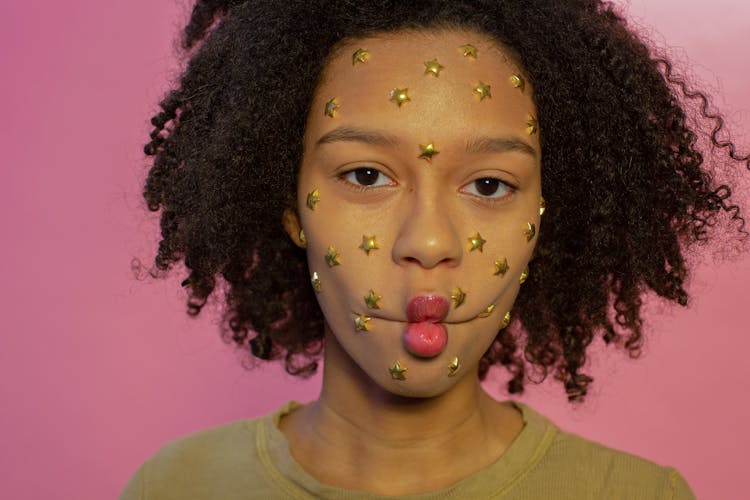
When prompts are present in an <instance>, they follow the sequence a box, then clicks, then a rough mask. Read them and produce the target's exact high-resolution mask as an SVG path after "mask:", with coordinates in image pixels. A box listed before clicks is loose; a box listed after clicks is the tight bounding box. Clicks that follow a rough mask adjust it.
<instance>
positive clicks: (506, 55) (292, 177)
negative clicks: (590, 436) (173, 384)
mask: <svg viewBox="0 0 750 500" xmlns="http://www.w3.org/2000/svg"><path fill="white" fill-rule="evenodd" d="M183 46H184V48H185V49H186V51H188V52H187V53H188V55H189V62H188V65H187V69H186V70H185V72H184V74H183V75H182V77H181V79H180V82H179V85H178V86H177V87H176V88H175V89H173V90H172V91H171V92H170V93H169V94H168V95H167V96H166V98H165V99H164V100H163V101H162V102H161V108H162V110H161V112H159V113H158V114H157V115H156V116H154V117H153V119H152V123H153V125H154V127H155V128H154V130H153V132H152V134H151V141H150V142H149V143H148V144H147V145H146V148H145V150H146V154H147V155H150V156H152V157H153V166H152V168H151V170H150V172H149V176H148V179H147V181H146V186H145V190H144V196H145V198H146V200H147V202H148V204H149V208H150V209H152V210H154V211H158V210H161V213H162V219H161V227H162V236H163V239H162V241H161V243H160V246H159V251H158V254H157V257H156V267H157V268H158V269H159V270H167V269H169V268H170V267H171V266H172V265H173V264H174V263H175V262H178V261H180V260H184V263H185V265H186V267H187V268H188V269H189V270H190V274H189V276H187V278H186V279H185V281H184V282H183V285H184V286H185V287H186V288H187V290H188V291H189V294H190V300H189V310H190V312H191V313H192V314H198V313H199V312H200V310H201V307H202V306H203V305H204V303H205V302H206V300H207V298H208V297H209V296H210V295H211V293H213V292H214V290H215V289H216V287H217V286H219V284H220V283H223V284H225V285H226V312H225V328H226V332H227V333H228V335H229V336H231V338H232V339H233V341H234V342H236V343H237V345H239V346H241V347H243V348H247V349H249V350H250V351H251V352H252V354H253V355H254V356H256V357H257V358H260V359H268V360H271V359H283V360H284V363H285V365H286V368H287V371H289V372H290V373H292V374H296V375H301V376H304V375H307V374H310V373H311V372H313V371H314V370H316V368H317V361H316V360H317V359H318V358H319V357H320V354H321V353H322V356H323V360H324V373H323V389H322V391H321V394H320V397H319V399H318V400H317V401H314V402H311V403H309V404H306V405H299V404H296V403H289V404H287V405H285V406H284V407H283V408H281V409H280V410H279V411H277V412H276V413H274V414H273V415H270V416H268V417H266V418H263V419H259V420H254V421H241V422H236V423H233V424H228V425H225V426H222V427H218V428H214V429H209V430H206V431H203V432H201V433H198V434H195V435H192V436H189V437H186V438H184V439H181V440H178V441H175V442H173V443H170V444H169V445H167V446H166V447H164V448H163V449H162V450H161V451H160V452H158V453H157V454H156V455H155V456H154V457H152V458H150V459H149V460H148V461H147V462H146V463H145V464H144V465H143V466H142V467H141V468H140V469H139V470H138V471H137V473H136V474H135V475H134V477H133V478H132V479H131V481H130V482H129V484H128V485H127V486H126V488H125V490H124V491H123V494H122V498H124V499H131V498H222V499H232V498H319V497H324V498H380V497H391V496H407V497H412V498H489V497H492V498H576V499H579V498H619V497H622V498H663V497H669V498H692V493H691V492H690V488H689V487H688V485H687V483H686V482H685V480H684V479H683V478H682V476H681V475H680V474H679V473H678V472H677V471H676V470H674V469H672V468H669V467H661V466H658V465H656V464H653V463H651V462H648V461H646V460H644V459H641V458H639V457H635V456H633V455H628V454H625V453H622V452H618V451H615V450H611V449H608V448H605V447H603V446H601V445H598V444H596V443H593V442H590V441H587V440H585V439H582V438H580V437H577V436H575V435H571V434H566V433H564V432H562V431H560V430H559V429H557V428H556V427H555V426H554V424H552V423H551V422H550V421H548V420H547V419H545V418H544V417H542V416H541V415H540V414H538V413H536V412H535V411H534V410H533V409H531V408H530V407H528V406H526V405H523V404H520V403H516V402H513V401H506V402H498V401H495V400H494V399H492V398H490V397H489V396H488V395H487V394H486V393H485V392H484V391H483V390H482V388H481V386H480V380H481V379H482V378H483V377H484V376H485V375H486V374H487V372H488V370H489V368H490V367H492V366H495V365H500V367H502V368H504V369H506V370H507V371H508V373H509V381H508V390H509V392H511V393H519V392H521V391H522V390H523V386H524V382H525V380H526V378H527V374H528V372H529V371H530V370H531V371H532V372H533V373H534V374H535V375H538V376H541V377H542V378H543V377H546V376H547V375H548V374H549V375H552V376H553V377H554V378H555V379H557V380H559V381H560V382H561V384H562V388H563V389H564V390H565V391H566V393H567V395H568V397H569V399H570V400H571V401H580V400H583V398H584V397H585V395H586V391H587V389H588V387H589V385H590V384H591V382H592V379H591V378H590V377H589V376H587V375H586V373H585V372H584V371H582V368H583V366H584V363H585V361H586V351H587V348H588V347H589V345H590V344H591V342H592V340H593V338H594V336H595V335H601V336H602V337H603V338H604V340H605V341H606V342H607V343H609V344H612V345H615V346H620V347H621V348H623V349H624V350H625V351H626V352H628V353H629V354H630V355H632V356H636V355H637V354H638V352H639V349H640V348H641V345H642V319H641V314H640V308H641V300H642V299H641V297H642V294H643V293H644V292H646V291H648V290H651V291H653V292H655V293H657V294H658V295H659V296H661V297H664V298H666V299H668V300H671V301H674V302H676V303H679V304H681V305H685V304H686V303H687V299H688V295H687V293H686V291H685V289H684V287H683V283H684V281H685V278H686V273H687V268H686V264H685V261H684V258H683V252H684V249H685V246H686V245H688V244H690V243H691V242H694V241H703V240H706V239H707V238H708V237H709V235H710V233H711V230H712V229H713V228H714V226H715V225H716V224H717V217H718V216H720V215H721V214H727V216H728V217H727V219H730V220H729V222H730V224H731V227H732V230H733V231H739V232H742V231H743V229H742V225H743V220H742V218H741V216H740V209H739V208H738V207H737V206H736V205H735V204H733V203H732V201H731V188H730V187H729V186H728V185H726V184H721V183H719V182H717V181H716V180H714V178H713V176H712V175H711V173H710V171H711V168H713V167H715V165H707V164H706V162H705V161H704V154H705V153H706V152H704V151H702V150H701V149H700V148H699V145H698V144H699V143H698V142H697V140H696V132H695V131H694V130H693V129H692V128H691V127H690V126H689V125H688V121H689V120H688V117H687V116H686V114H687V105H686V102H688V101H689V100H691V99H693V100H697V101H698V102H703V103H705V97H704V96H703V94H700V93H698V94H694V93H690V92H689V91H688V90H687V88H686V86H685V84H684V82H683V81H682V80H681V79H680V78H679V77H676V76H674V75H673V74H672V71H671V65H670V63H669V62H668V61H667V60H664V59H659V58H656V57H655V56H653V55H652V53H651V52H650V50H649V49H648V48H647V47H646V45H644V43H643V42H642V41H641V40H640V39H639V38H638V37H637V36H636V35H634V34H633V33H632V32H630V31H629V30H628V29H627V28H626V26H625V23H624V21H623V19H622V18H621V17H620V16H619V15H618V14H617V13H615V12H614V11H613V10H612V7H611V6H610V5H609V4H606V3H604V2H600V1H594V0H555V1H538V2H521V1H503V2H496V1H468V0H467V1H451V2H443V1H436V0H431V1H428V0H425V1H420V2H390V1H377V2H371V1H358V2H349V1H344V2H342V1H338V2H327V1H321V2H312V3H310V2H302V1H299V2H297V1H291V2H285V3H284V4H283V5H281V4H279V3H278V2H274V1H268V0H265V1H263V0H261V1H228V2H214V1H198V2H197V3H196V5H195V7H194V10H193V13H192V16H191V19H190V21H189V24H188V25H187V27H186V28H185V31H184V38H183ZM701 109H702V111H700V112H699V113H698V114H699V116H697V117H696V119H697V120H699V121H705V122H707V123H715V124H716V127H715V129H714V132H713V134H712V136H711V137H710V138H709V142H710V143H711V144H712V145H713V146H715V147H717V148H718V150H719V151H725V152H726V156H725V158H726V160H725V162H726V163H740V162H748V158H747V157H740V156H739V155H738V154H736V153H735V151H734V146H733V145H732V144H731V143H720V142H719V141H718V139H717V138H716V137H717V136H716V133H717V132H718V130H719V129H720V128H721V120H720V118H718V117H716V116H713V115H710V114H709V113H707V112H706V111H705V106H704V107H703V108H701ZM716 161H717V162H718V161H719V160H716ZM218 280H220V281H218Z"/></svg>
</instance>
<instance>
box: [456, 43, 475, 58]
mask: <svg viewBox="0 0 750 500" xmlns="http://www.w3.org/2000/svg"><path fill="white" fill-rule="evenodd" d="M459 49H461V52H462V53H463V55H464V57H468V58H469V59H476V58H477V52H478V51H477V48H476V47H474V46H473V45H472V44H470V43H467V44H466V45H461V46H460V47H459Z"/></svg>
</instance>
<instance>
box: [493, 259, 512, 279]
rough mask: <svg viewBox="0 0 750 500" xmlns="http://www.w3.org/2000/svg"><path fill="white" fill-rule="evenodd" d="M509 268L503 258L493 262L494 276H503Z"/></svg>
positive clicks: (506, 260)
mask: <svg viewBox="0 0 750 500" xmlns="http://www.w3.org/2000/svg"><path fill="white" fill-rule="evenodd" d="M508 269H510V266H509V265H508V259H506V258H505V257H503V258H502V259H498V260H496V261H495V273H494V274H495V276H505V273H507V272H508Z"/></svg>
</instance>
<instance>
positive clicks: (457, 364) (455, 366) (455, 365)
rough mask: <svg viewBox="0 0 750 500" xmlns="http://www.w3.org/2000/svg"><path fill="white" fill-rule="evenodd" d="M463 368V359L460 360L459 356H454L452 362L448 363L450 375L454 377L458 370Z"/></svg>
mask: <svg viewBox="0 0 750 500" xmlns="http://www.w3.org/2000/svg"><path fill="white" fill-rule="evenodd" d="M460 369H461V361H459V360H458V356H456V357H455V358H453V360H451V362H450V364H449V365H448V376H449V377H453V376H455V375H456V373H458V370H460Z"/></svg>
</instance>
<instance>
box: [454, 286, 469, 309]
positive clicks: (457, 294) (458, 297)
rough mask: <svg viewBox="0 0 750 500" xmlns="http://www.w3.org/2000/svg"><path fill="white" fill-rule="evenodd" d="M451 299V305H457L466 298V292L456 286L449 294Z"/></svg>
mask: <svg viewBox="0 0 750 500" xmlns="http://www.w3.org/2000/svg"><path fill="white" fill-rule="evenodd" d="M451 300H452V301H453V307H459V306H460V305H461V304H463V303H464V301H465V300H466V292H464V291H463V290H461V288H460V287H456V289H455V290H453V293H452V294H451Z"/></svg>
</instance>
